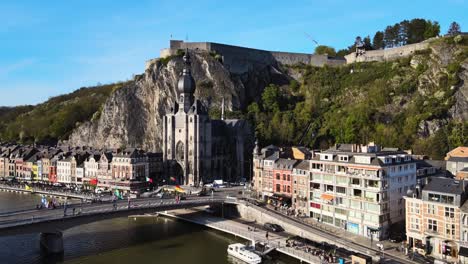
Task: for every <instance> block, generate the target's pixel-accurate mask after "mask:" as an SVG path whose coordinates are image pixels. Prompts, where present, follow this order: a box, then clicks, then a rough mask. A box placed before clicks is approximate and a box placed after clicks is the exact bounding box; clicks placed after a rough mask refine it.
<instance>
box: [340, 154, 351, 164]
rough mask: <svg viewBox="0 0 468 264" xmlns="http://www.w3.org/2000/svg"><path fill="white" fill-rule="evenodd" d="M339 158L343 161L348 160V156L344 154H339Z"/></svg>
mask: <svg viewBox="0 0 468 264" xmlns="http://www.w3.org/2000/svg"><path fill="white" fill-rule="evenodd" d="M338 157H339V160H340V161H344V162H348V161H349V157H348V156H345V155H339V156H338Z"/></svg>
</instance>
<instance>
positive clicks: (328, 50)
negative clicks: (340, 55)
mask: <svg viewBox="0 0 468 264" xmlns="http://www.w3.org/2000/svg"><path fill="white" fill-rule="evenodd" d="M315 54H319V55H324V54H327V55H328V56H332V57H334V56H336V51H335V48H333V47H330V46H325V45H319V46H317V47H315Z"/></svg>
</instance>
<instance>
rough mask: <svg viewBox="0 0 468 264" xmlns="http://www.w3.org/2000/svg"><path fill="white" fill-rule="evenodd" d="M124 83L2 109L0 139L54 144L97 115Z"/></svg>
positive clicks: (85, 89)
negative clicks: (32, 104)
mask: <svg viewBox="0 0 468 264" xmlns="http://www.w3.org/2000/svg"><path fill="white" fill-rule="evenodd" d="M123 85H124V83H117V84H109V85H100V86H95V87H88V88H86V87H83V88H80V89H78V90H76V91H74V92H72V93H69V94H65V95H60V96H56V97H52V98H50V99H49V100H47V101H46V102H44V103H41V104H38V105H35V106H30V105H29V106H17V107H9V108H8V107H5V108H0V141H19V142H25V143H32V142H44V143H53V142H56V141H57V140H60V139H66V138H67V137H68V136H69V135H70V133H71V132H72V131H73V129H75V128H76V127H78V126H79V125H80V124H81V123H82V122H84V121H87V120H91V119H93V118H98V117H99V114H100V111H101V106H102V105H103V103H104V102H105V101H106V99H107V98H108V97H109V95H110V94H111V93H112V92H113V91H115V90H116V89H118V88H120V87H122V86H123Z"/></svg>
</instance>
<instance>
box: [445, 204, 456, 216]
mask: <svg viewBox="0 0 468 264" xmlns="http://www.w3.org/2000/svg"><path fill="white" fill-rule="evenodd" d="M445 217H450V218H455V208H450V207H445Z"/></svg>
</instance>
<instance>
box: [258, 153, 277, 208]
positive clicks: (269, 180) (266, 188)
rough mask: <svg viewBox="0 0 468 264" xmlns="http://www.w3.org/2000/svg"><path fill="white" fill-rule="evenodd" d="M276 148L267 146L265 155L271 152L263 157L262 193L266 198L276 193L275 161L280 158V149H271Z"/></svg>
mask: <svg viewBox="0 0 468 264" xmlns="http://www.w3.org/2000/svg"><path fill="white" fill-rule="evenodd" d="M274 148H275V147H274V146H268V147H266V148H265V150H266V151H265V152H264V155H265V156H266V155H268V154H270V155H268V156H267V157H265V158H264V159H263V172H262V187H261V195H262V197H263V198H264V199H265V198H266V197H272V196H273V194H274V185H273V177H274V173H273V170H274V168H275V162H276V161H277V160H278V159H279V150H278V151H274V152H272V151H271V150H273V149H274ZM262 152H263V149H262Z"/></svg>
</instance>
